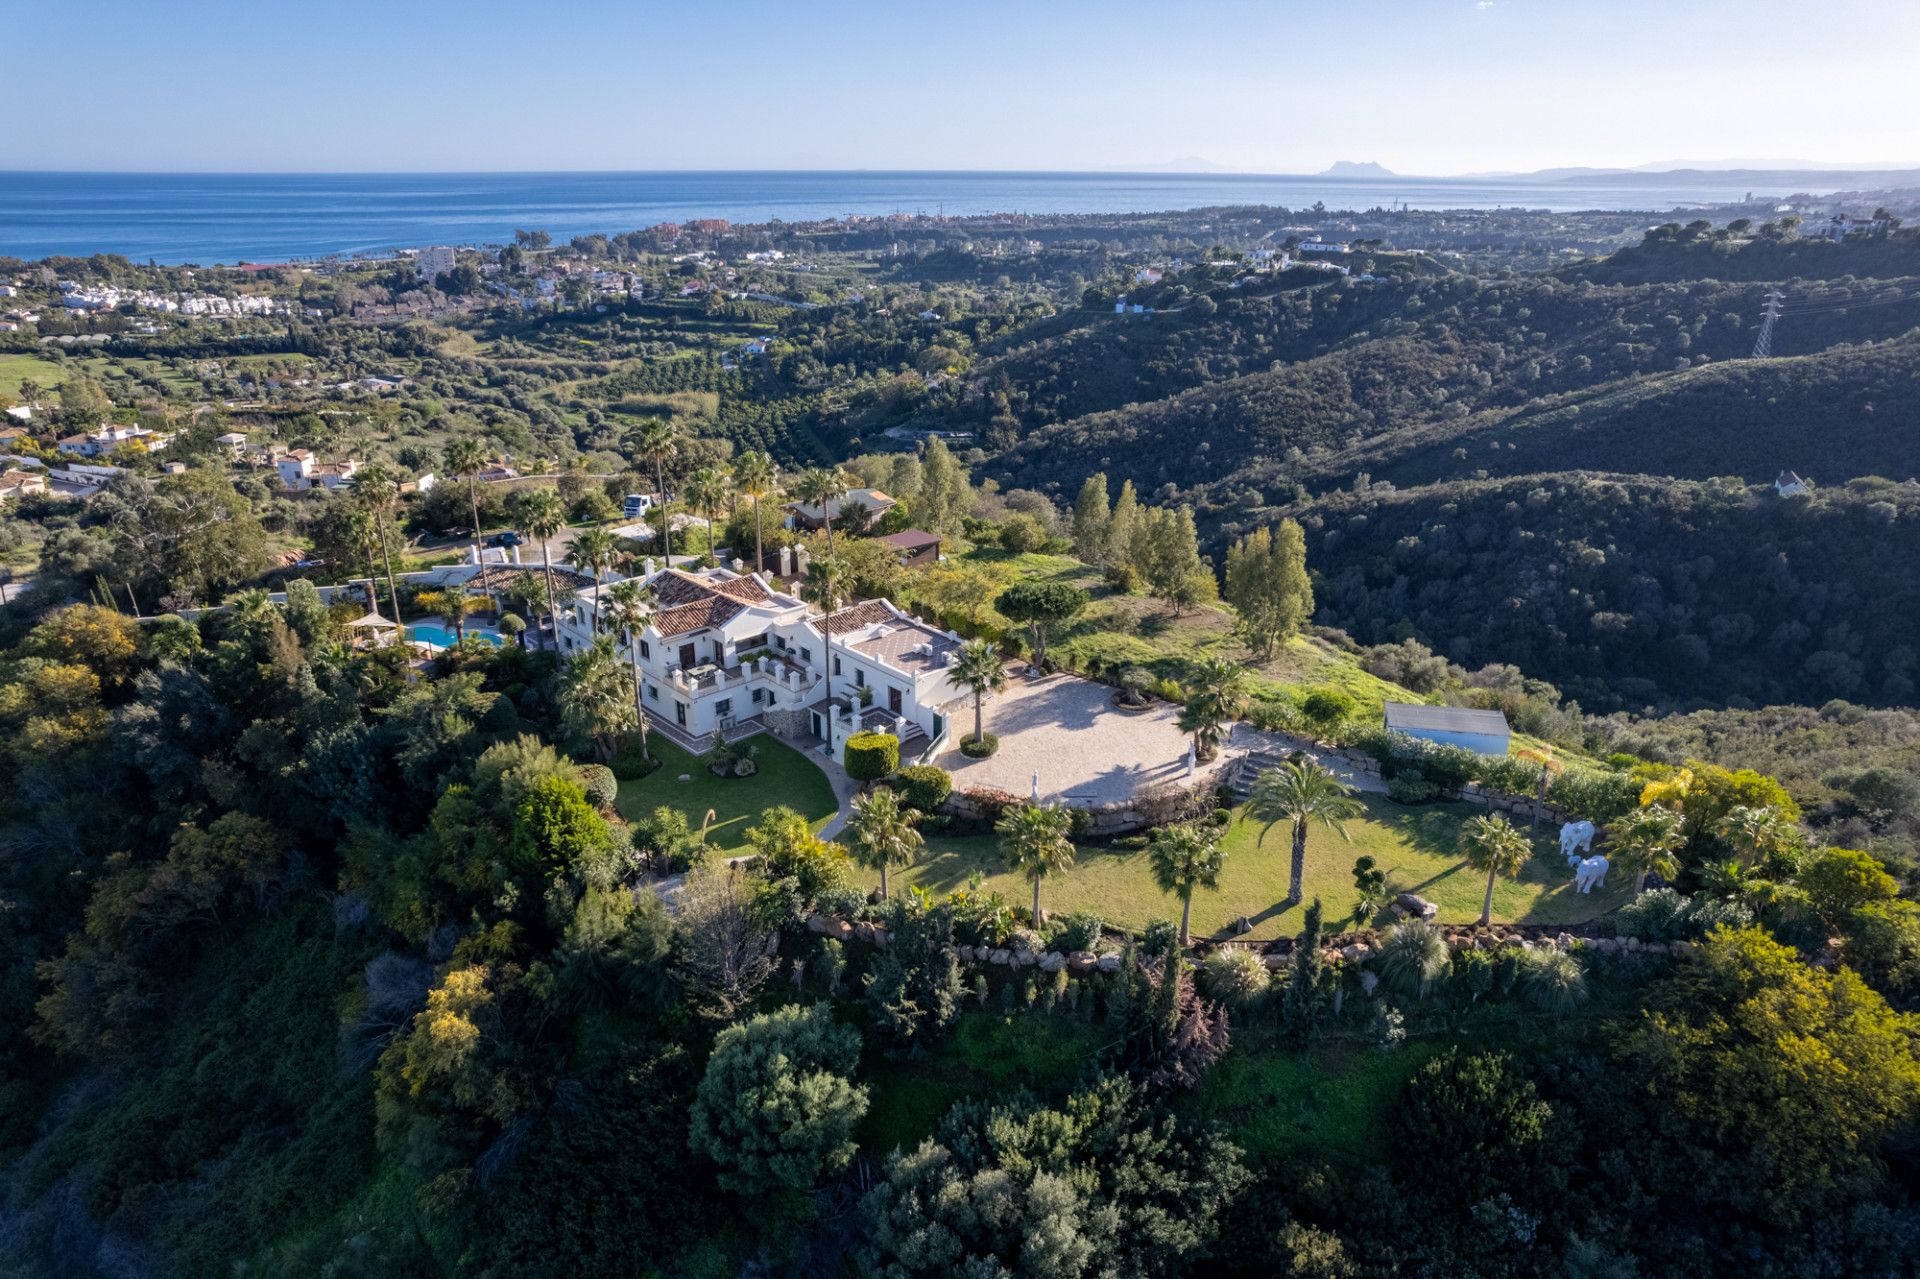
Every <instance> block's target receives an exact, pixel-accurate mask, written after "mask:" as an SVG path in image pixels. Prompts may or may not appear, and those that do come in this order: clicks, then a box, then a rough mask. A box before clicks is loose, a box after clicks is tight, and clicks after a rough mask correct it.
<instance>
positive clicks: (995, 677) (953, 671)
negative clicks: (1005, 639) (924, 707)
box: [947, 639, 1007, 742]
mask: <svg viewBox="0 0 1920 1279" xmlns="http://www.w3.org/2000/svg"><path fill="white" fill-rule="evenodd" d="M947 678H948V679H950V680H952V681H953V682H954V683H955V684H958V685H959V686H960V687H961V688H964V689H966V690H967V691H968V692H969V693H972V694H973V740H974V741H976V742H979V741H984V740H985V738H986V731H985V721H984V716H983V714H982V712H981V705H982V703H984V702H985V701H986V699H987V694H988V693H997V692H999V691H1000V690H1001V689H1003V688H1005V687H1006V686H1007V672H1006V668H1005V667H1003V666H1002V665H1001V664H1000V650H999V649H998V648H995V647H994V644H993V641H992V640H984V639H972V640H968V641H967V642H966V643H964V644H962V645H961V646H960V651H959V652H958V653H956V654H954V658H953V662H952V663H951V664H950V665H949V666H948V667H947Z"/></svg>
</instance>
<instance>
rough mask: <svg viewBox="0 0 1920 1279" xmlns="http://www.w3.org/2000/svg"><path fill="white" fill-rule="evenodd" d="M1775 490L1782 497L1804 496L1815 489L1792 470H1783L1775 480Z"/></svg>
mask: <svg viewBox="0 0 1920 1279" xmlns="http://www.w3.org/2000/svg"><path fill="white" fill-rule="evenodd" d="M1773 491H1774V492H1775V493H1778V494H1779V495H1780V496H1781V497H1803V496H1805V495H1806V494H1808V493H1811V492H1812V491H1813V486H1812V485H1811V484H1809V483H1807V482H1806V481H1805V480H1803V479H1801V478H1800V477H1799V476H1798V475H1795V474H1794V473H1793V472H1792V471H1782V472H1780V475H1779V477H1778V478H1776V479H1775V480H1774V482H1773Z"/></svg>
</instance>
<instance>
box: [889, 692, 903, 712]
mask: <svg viewBox="0 0 1920 1279" xmlns="http://www.w3.org/2000/svg"><path fill="white" fill-rule="evenodd" d="M887 709H888V710H890V711H892V712H893V713H894V714H895V715H898V714H899V713H900V690H899V689H897V688H890V689H888V690H887Z"/></svg>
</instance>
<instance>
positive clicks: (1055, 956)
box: [1040, 950, 1067, 973]
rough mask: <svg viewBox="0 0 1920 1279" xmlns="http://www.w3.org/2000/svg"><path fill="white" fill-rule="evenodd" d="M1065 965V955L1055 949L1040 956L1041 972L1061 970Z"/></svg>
mask: <svg viewBox="0 0 1920 1279" xmlns="http://www.w3.org/2000/svg"><path fill="white" fill-rule="evenodd" d="M1066 966H1067V957H1066V956H1065V955H1063V954H1061V953H1060V952H1059V951H1057V950H1050V951H1048V952H1047V953H1046V954H1044V955H1042V956H1040V971H1041V972H1043V973H1057V972H1062V971H1064V970H1065V969H1066Z"/></svg>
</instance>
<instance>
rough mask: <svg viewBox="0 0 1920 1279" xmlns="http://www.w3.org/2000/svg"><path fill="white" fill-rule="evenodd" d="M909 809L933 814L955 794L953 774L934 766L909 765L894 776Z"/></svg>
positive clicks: (901, 796)
mask: <svg viewBox="0 0 1920 1279" xmlns="http://www.w3.org/2000/svg"><path fill="white" fill-rule="evenodd" d="M894 783H895V785H896V786H897V787H898V788H899V790H900V798H902V799H904V800H906V801H907V807H909V808H917V809H919V810H920V811H921V812H923V813H931V812H933V811H934V810H936V809H938V808H939V807H940V805H942V804H944V803H946V802H947V796H948V795H951V794H952V793H953V774H952V773H949V772H948V771H947V770H946V769H944V768H940V767H937V766H936V765H933V764H909V765H907V766H906V767H905V768H903V769H901V770H900V771H899V772H898V773H896V774H895V775H894Z"/></svg>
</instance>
